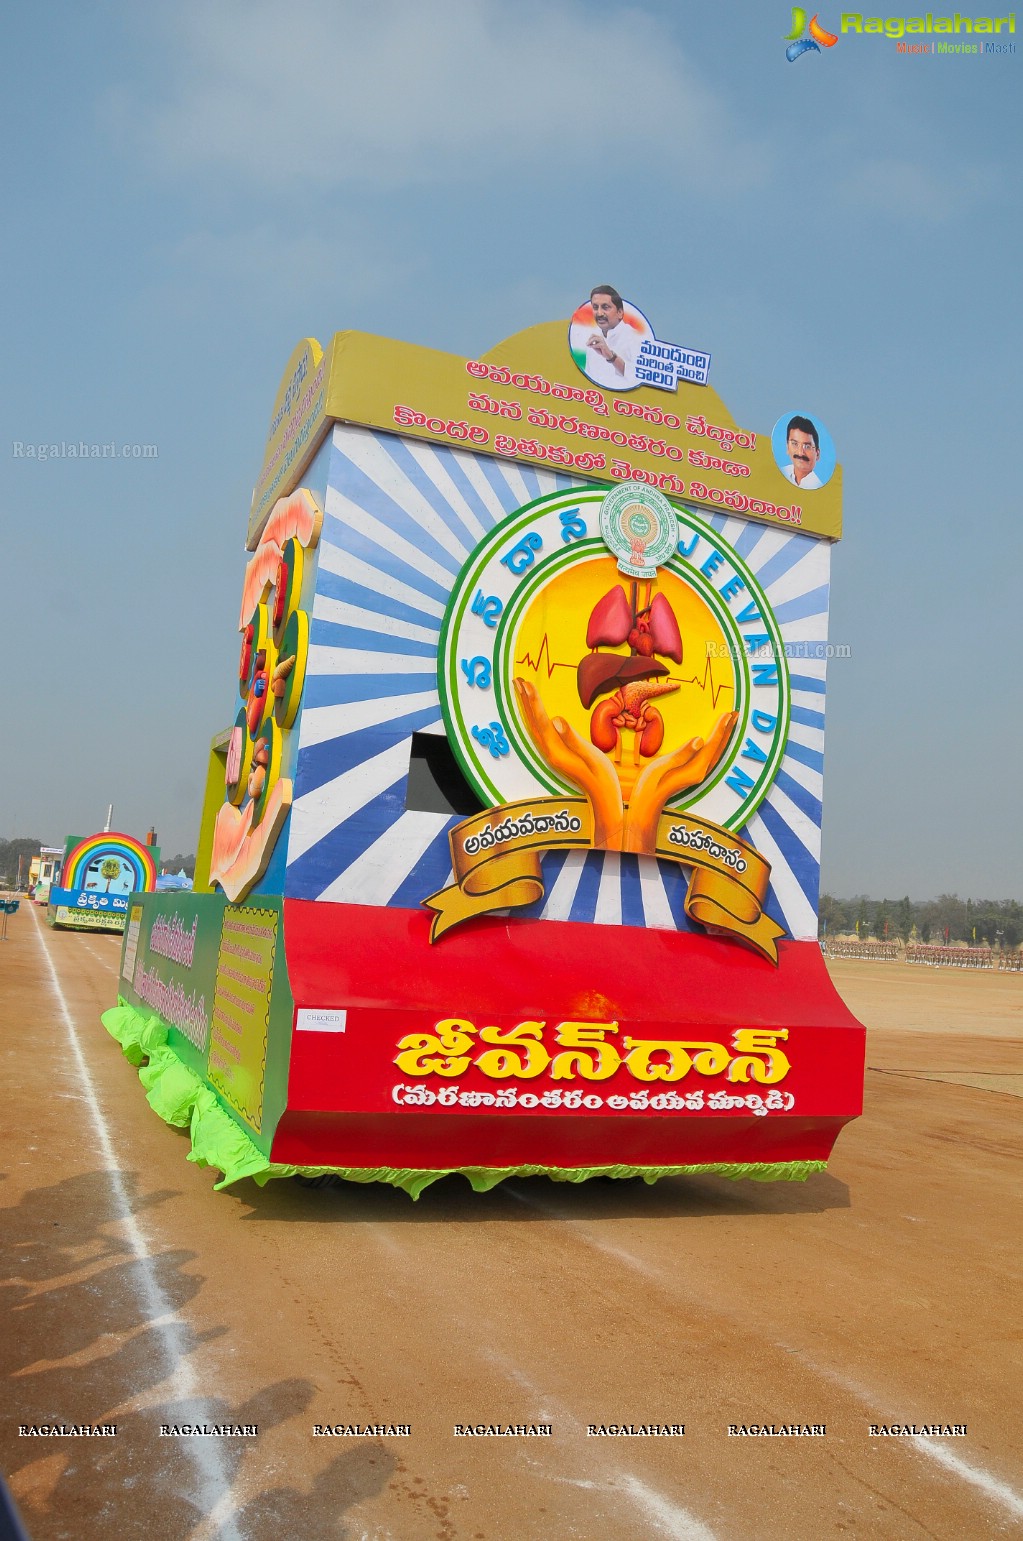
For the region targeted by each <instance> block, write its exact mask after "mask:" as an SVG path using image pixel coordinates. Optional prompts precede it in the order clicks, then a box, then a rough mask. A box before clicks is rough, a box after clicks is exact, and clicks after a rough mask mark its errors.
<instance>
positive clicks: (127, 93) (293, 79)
mask: <svg viewBox="0 0 1023 1541" xmlns="http://www.w3.org/2000/svg"><path fill="white" fill-rule="evenodd" d="M144 16H145V19H144V20H143V21H141V22H140V21H138V19H137V18H136V25H144V26H146V27H151V26H158V27H161V28H164V29H165V32H164V33H163V34H162V35H160V36H159V37H155V38H150V39H149V42H150V44H151V46H152V48H153V50H154V55H155V57H156V59H158V60H159V65H158V66H157V67H158V68H161V69H162V70H164V71H165V72H166V76H165V85H164V90H163V92H162V94H161V92H160V91H158V90H157V91H154V90H146V91H145V92H142V91H140V90H139V88H138V87H137V86H136V85H131V86H126V87H122V88H120V89H119V90H118V91H117V92H116V93H115V94H112V95H111V96H110V97H109V98H108V102H107V107H108V113H109V116H110V117H111V119H112V120H113V122H114V123H116V124H118V125H119V126H120V128H121V129H122V130H123V131H129V130H130V142H131V143H132V144H133V145H135V146H137V147H139V148H141V149H142V150H143V152H144V153H145V154H146V156H147V158H149V159H150V160H152V161H155V162H156V163H157V164H158V165H159V166H160V167H161V168H162V169H163V170H165V171H167V172H170V173H175V174H184V175H191V174H195V173H200V172H209V171H213V172H218V171H219V172H223V173H228V174H231V175H232V176H240V177H243V178H245V179H247V180H248V181H249V182H250V183H252V184H254V185H257V186H263V187H266V188H268V189H273V190H278V189H283V188H287V187H288V186H295V185H296V184H297V185H299V186H301V187H303V188H304V187H307V186H308V185H309V184H312V183H317V184H319V185H320V186H322V187H326V188H330V187H339V186H342V185H346V184H348V185H350V184H354V183H363V184H384V185H385V186H389V187H395V186H403V185H404V186H429V185H430V184H434V183H451V182H454V183H458V182H463V181H466V180H469V179H472V180H478V179H479V178H481V177H486V176H488V175H489V176H491V177H493V178H494V179H500V178H502V177H506V178H507V177H514V178H515V179H516V180H518V181H521V179H522V178H523V177H526V178H533V179H540V180H549V179H550V178H551V177H560V178H562V179H566V178H582V179H584V180H583V181H581V183H580V189H579V204H578V211H579V212H581V213H583V214H585V212H586V209H587V208H588V207H589V206H590V204H589V199H590V198H591V197H595V198H596V199H597V200H598V204H597V207H602V206H603V207H606V203H603V204H602V203H601V200H606V201H607V202H609V203H610V205H611V207H612V208H613V210H614V212H615V214H616V215H618V216H620V217H622V218H625V217H628V200H627V195H628V188H627V186H625V185H623V183H622V180H621V178H622V176H623V175H624V174H626V172H627V170H628V168H629V166H630V164H632V165H633V166H635V167H637V168H638V167H640V166H641V167H642V170H643V171H644V172H645V173H649V171H650V170H657V171H661V172H662V173H670V175H671V176H672V178H673V179H674V180H675V181H681V182H682V183H684V184H686V185H689V186H698V187H701V188H708V187H710V188H714V187H720V189H721V191H722V192H723V193H727V194H734V192H735V191H736V188H737V187H738V186H741V185H748V184H749V182H750V181H751V179H754V178H756V177H757V176H758V175H759V174H760V173H761V170H762V160H763V157H762V155H760V154H759V153H758V152H757V151H756V149H755V148H754V147H752V146H751V145H750V144H748V143H743V142H740V136H739V134H738V131H737V129H736V127H735V125H734V123H733V122H732V120H731V117H730V115H729V113H728V112H727V111H726V110H725V108H724V107H723V105H722V103H721V102H720V101H719V100H718V98H717V97H716V96H715V94H714V93H713V92H712V91H711V90H710V89H709V88H708V87H707V85H706V84H704V83H703V82H701V80H700V79H699V77H698V75H697V73H696V71H695V70H693V68H692V67H691V66H690V65H689V63H688V61H687V60H686V58H685V56H684V55H683V54H682V52H681V51H680V49H679V48H678V45H677V43H676V42H675V40H674V38H673V37H672V36H671V35H670V33H669V32H668V31H667V30H666V29H665V27H664V26H662V25H661V24H660V23H659V22H658V21H657V20H656V19H655V18H653V17H652V16H650V15H647V14H644V13H643V12H642V11H640V10H636V9H631V8H618V9H616V10H615V11H614V12H613V13H612V14H608V13H600V12H596V11H594V10H593V9H592V8H587V7H586V6H585V5H583V4H582V3H581V0H561V3H553V4H552V3H548V4H543V3H540V0H515V3H513V4H504V5H501V4H497V3H495V0H433V3H432V4H430V5H423V4H417V3H414V0H381V3H379V4H378V5H376V6H369V5H364V4H361V3H356V0H341V3H338V0H296V3H293V4H292V5H290V6H288V7H284V6H282V5H281V4H280V3H279V0H247V3H244V4H243V3H241V0H221V3H219V4H217V5H215V6H211V5H208V4H206V3H205V0H184V3H182V4H180V5H179V6H177V7H176V8H175V10H174V11H173V12H172V13H162V12H157V13H155V19H151V18H153V17H154V13H151V12H146V13H144ZM612 174H614V175H615V181H614V182H613V183H612V182H611V181H610V180H609V178H610V177H611V175H612Z"/></svg>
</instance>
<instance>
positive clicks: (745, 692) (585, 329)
mask: <svg viewBox="0 0 1023 1541" xmlns="http://www.w3.org/2000/svg"><path fill="white" fill-rule="evenodd" d="M608 296H612V297H613V303H612V304H610V305H608V303H607V297H608ZM615 304H617V307H618V309H617V312H616V311H615ZM709 366H710V360H709V357H708V356H707V355H706V354H704V353H702V352H700V351H699V350H696V349H693V348H690V347H688V346H681V345H676V344H673V343H665V342H663V341H662V340H660V339H658V338H657V337H656V336H655V334H654V332H653V329H652V327H651V326H650V324H649V323H648V322H647V320H646V318H645V317H644V316H643V315H642V313H641V312H640V311H639V310H638V309H637V308H636V307H635V306H633V305H630V304H628V303H627V302H625V301H622V300H621V298H620V296H618V295H617V294H616V292H615V291H614V290H612V289H607V290H603V289H601V290H595V291H594V292H593V294H592V295H591V297H590V301H589V303H587V302H585V301H584V302H583V303H582V304H581V305H580V306H579V307H578V308H577V309H576V311H575V313H574V315H573V316H572V317H571V320H570V321H565V322H553V323H550V324H544V325H540V326H535V327H532V328H530V329H529V330H527V331H524V332H521V333H519V334H517V335H515V336H513V337H511V338H509V339H508V340H506V341H505V342H503V343H501V344H500V345H499V346H498V347H496V348H494V349H493V350H492V351H491V352H489V353H487V354H485V355H483V356H482V357H481V358H479V359H468V360H467V359H465V358H462V357H457V356H453V355H450V354H446V353H440V352H435V351H432V350H430V349H427V348H422V347H416V346H411V345H408V344H404V343H400V342H396V341H392V340H388V339H385V338H381V337H376V336H370V335H367V334H364V333H360V332H342V333H339V334H337V335H336V336H335V337H334V339H333V341H332V342H331V344H330V345H329V346H328V348H327V349H326V350H325V351H324V350H321V348H320V347H319V345H318V344H317V343H315V342H314V341H312V340H306V341H304V342H303V343H301V344H300V345H299V346H298V347H297V348H296V350H295V352H294V353H293V355H292V357H291V359H290V360H289V362H288V364H287V367H286V369H285V372H284V375H283V378H282V380H281V384H280V388H279V390H278V393H277V397H276V400H275V402H274V406H273V411H272V413H271V420H270V428H269V434H268V437H267V440H266V447H265V452H264V458H263V463H262V468H261V470H260V474H259V478H258V481H257V483H256V487H255V491H254V494H253V500H252V505H251V511H250V516H249V523H248V537H247V550H248V553H249V554H248V557H247V563H246V567H245V572H244V578H243V581H242V585H241V600H240V604H239V607H238V611H237V615H236V616H235V617H232V618H231V620H230V624H231V625H237V628H238V638H239V661H238V669H237V678H236V679H235V680H233V681H232V680H225V688H224V700H225V718H227V725H226V726H225V728H224V729H223V731H222V732H220V733H219V734H218V735H217V737H216V738H215V739H214V740H213V743H212V746H211V750H210V760H209V773H208V779H207V786H206V795H205V801H204V807H203V815H202V821H201V832H200V839H199V847H198V857H197V868H196V875H195V882H194V888H193V891H192V892H191V893H173V894H171V893H167V894H153V893H145V894H142V893H134V894H133V895H132V897H131V899H130V901H129V904H130V909H129V915H128V924H127V927H126V930H125V936H124V944H123V951H122V959H121V970H120V982H119V1002H118V1005H117V1007H116V1008H112V1009H111V1010H110V1011H108V1012H107V1013H106V1014H105V1017H104V1021H105V1023H106V1025H107V1027H108V1029H109V1031H110V1032H111V1033H112V1034H113V1035H114V1036H115V1037H116V1038H117V1039H118V1040H119V1041H120V1043H121V1045H122V1047H123V1049H124V1051H125V1053H126V1054H127V1055H128V1057H129V1058H130V1059H131V1060H132V1061H133V1062H134V1063H135V1064H137V1065H139V1066H140V1067H141V1068H140V1078H141V1080H142V1081H143V1084H144V1085H145V1087H146V1089H147V1092H148V1096H149V1100H150V1102H151V1103H152V1105H153V1107H154V1108H155V1109H156V1111H157V1112H158V1113H160V1114H161V1115H162V1116H163V1117H164V1118H165V1119H167V1120H168V1121H169V1122H171V1123H174V1124H178V1125H181V1126H185V1127H188V1128H189V1129H190V1133H191V1159H193V1160H195V1161H197V1162H199V1163H200V1164H210V1165H212V1166H215V1167H217V1168H219V1169H220V1171H221V1172H222V1173H223V1174H224V1177H223V1182H224V1183H228V1182H233V1181H234V1180H236V1179H237V1178H239V1177H244V1176H252V1177H254V1178H255V1179H256V1180H257V1181H259V1182H262V1181H265V1180H266V1179H267V1178H269V1177H275V1176H288V1175H295V1174H304V1175H306V1176H315V1175H318V1174H325V1173H335V1174H339V1175H340V1176H342V1177H345V1178H348V1179H351V1180H355V1181H384V1182H390V1183H394V1184H397V1185H400V1186H402V1187H404V1188H405V1189H407V1190H408V1191H409V1192H410V1193H412V1194H413V1195H414V1196H415V1195H418V1193H419V1192H420V1191H421V1190H422V1188H423V1187H425V1186H426V1185H427V1184H428V1183H429V1182H431V1181H433V1180H435V1179H436V1178H438V1177H440V1176H443V1175H444V1174H446V1173H450V1172H461V1173H463V1174H464V1175H465V1176H466V1177H467V1178H468V1179H469V1180H470V1182H471V1183H472V1184H473V1186H474V1187H477V1188H487V1187H490V1186H492V1185H493V1184H495V1183H496V1182H498V1181H500V1180H501V1179H502V1178H504V1177H507V1176H509V1175H512V1174H533V1173H545V1174H547V1175H548V1176H550V1177H552V1178H555V1179H560V1180H580V1179H582V1178H585V1177H589V1176H592V1175H596V1174H609V1175H613V1176H620V1177H625V1176H631V1175H637V1174H639V1175H642V1176H644V1177H646V1178H647V1179H648V1180H650V1181H652V1180H654V1179H655V1178H656V1177H659V1176H663V1175H667V1174H677V1173H719V1174H724V1175H727V1176H730V1177H751V1178H759V1179H771V1178H782V1179H784V1178H789V1179H792V1178H796V1179H799V1178H804V1177H806V1176H807V1175H808V1174H809V1173H811V1172H814V1171H817V1170H821V1169H822V1168H823V1167H824V1165H825V1163H826V1161H827V1158H828V1156H829V1154H830V1152H831V1148H832V1145H833V1143H834V1140H835V1138H836V1136H837V1134H838V1132H839V1130H840V1129H841V1127H842V1126H843V1124H845V1123H846V1122H848V1121H849V1120H850V1119H852V1118H854V1117H856V1116H857V1114H858V1113H859V1112H860V1110H861V1093H862V1079H863V1055H864V1030H863V1028H862V1027H861V1026H860V1024H859V1023H857V1022H856V1020H855V1019H854V1018H853V1017H852V1016H851V1015H850V1013H849V1012H848V1011H847V1010H846V1008H845V1007H844V1005H843V1004H842V1002H841V1001H840V999H839V998H838V996H837V994H836V992H835V990H834V989H833V987H832V985H831V983H830V981H829V978H828V975H827V973H826V970H825V967H824V963H823V960H822V958H821V953H820V949H819V946H818V943H817V898H818V876H819V853H820V827H821V798H822V776H823V747H824V704H825V682H826V655H827V615H828V585H829V566H830V555H831V546H832V543H833V542H834V541H835V540H837V539H838V537H839V535H840V533H841V470H840V468H839V467H838V466H837V465H836V464H835V457H834V450H833V446H832V445H831V441H830V438H829V437H828V436H827V433H826V430H825V429H824V427H823V425H822V424H820V423H819V419H816V418H814V417H812V416H811V415H809V414H807V413H805V412H801V411H796V412H794V413H783V415H782V417H781V418H779V422H778V425H777V426H776V428H775V429H774V431H773V432H771V431H770V430H768V431H766V432H761V431H759V430H757V431H753V430H749V429H743V428H740V427H738V426H737V425H736V423H735V421H734V419H733V418H732V417H731V415H730V413H729V412H728V409H727V408H726V407H725V405H724V403H723V402H722V400H721V398H720V397H719V396H718V395H717V394H716V392H715V390H714V389H713V388H712V387H711V386H710V385H709V384H708V383H707V381H708V377H709ZM782 405H784V404H782ZM795 425H803V426H800V427H796V426H795ZM788 457H792V460H791V463H790V464H788V465H786V464H785V463H784V462H785V460H786V459H787V458H788ZM808 466H809V470H808V469H807V467H808ZM225 622H227V618H226V617H225ZM232 697H233V701H234V704H233V705H230V702H231V698H232Z"/></svg>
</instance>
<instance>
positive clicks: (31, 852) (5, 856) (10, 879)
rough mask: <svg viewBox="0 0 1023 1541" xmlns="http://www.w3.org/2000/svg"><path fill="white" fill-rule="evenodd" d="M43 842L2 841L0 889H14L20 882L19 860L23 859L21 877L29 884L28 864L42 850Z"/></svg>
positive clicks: (0, 846)
mask: <svg viewBox="0 0 1023 1541" xmlns="http://www.w3.org/2000/svg"><path fill="white" fill-rule="evenodd" d="M42 845H43V842H42V841H41V840H28V839H25V840H0V888H13V887H14V885H15V883H17V881H18V858H19V857H22V858H23V860H22V863H21V876H22V881H23V882H26V883H27V882H28V864H29V862H30V861H31V860H32V858H33V856H38V855H39V852H40V850H41V849H42Z"/></svg>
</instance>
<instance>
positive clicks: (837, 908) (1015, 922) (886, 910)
mask: <svg viewBox="0 0 1023 1541" xmlns="http://www.w3.org/2000/svg"><path fill="white" fill-rule="evenodd" d="M819 916H820V932H821V934H822V935H823V934H824V933H825V931H826V932H827V934H828V935H829V936H838V935H841V934H843V933H848V932H856V933H857V934H858V935H859V936H860V938H861V939H862V940H863V941H868V940H870V941H879V942H884V941H888V942H908V941H911V940H912V941H917V942H946V941H947V942H948V943H949V944H950V945H951V944H953V943H958V944H959V945H961V946H970V945H973V944H976V945H977V946H982V945H987V946H988V947H1008V948H1016V947H1018V946H1019V945H1020V942H1023V904H1019V903H1018V902H1017V901H1016V900H1015V899H960V897H959V895H958V894H940V895H939V896H938V898H937V899H910V898H909V897H908V895H907V897H906V898H904V899H869V898H868V897H867V896H866V894H856V895H854V896H853V898H851V899H836V898H834V896H833V895H832V894H822V895H821V901H820V906H819Z"/></svg>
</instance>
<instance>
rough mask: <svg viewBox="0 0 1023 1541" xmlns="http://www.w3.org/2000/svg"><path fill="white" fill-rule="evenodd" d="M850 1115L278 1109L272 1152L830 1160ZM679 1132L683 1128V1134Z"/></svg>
mask: <svg viewBox="0 0 1023 1541" xmlns="http://www.w3.org/2000/svg"><path fill="white" fill-rule="evenodd" d="M848 1122H849V1120H848V1119H847V1118H832V1119H810V1118H786V1117H782V1118H778V1119H776V1120H772V1119H770V1118H735V1117H728V1116H727V1115H724V1114H719V1115H717V1116H716V1117H714V1118H701V1119H693V1120H692V1121H691V1122H689V1123H688V1124H686V1126H685V1129H684V1131H679V1130H678V1129H677V1127H675V1126H673V1125H671V1123H670V1121H669V1120H667V1119H665V1118H651V1117H647V1118H624V1119H621V1120H618V1119H615V1120H612V1119H607V1118H595V1117H589V1118H581V1119H578V1120H575V1119H568V1118H557V1119H554V1118H527V1117H523V1116H522V1115H521V1114H515V1115H512V1116H510V1117H507V1118H494V1117H483V1116H481V1115H480V1114H470V1113H467V1114H463V1115H461V1116H457V1117H456V1116H452V1115H451V1114H445V1113H440V1114H437V1115H436V1116H434V1117H430V1116H429V1115H428V1114H425V1113H415V1114H412V1113H410V1114H407V1115H406V1116H405V1117H401V1118H398V1117H391V1116H390V1115H377V1116H374V1115H372V1114H352V1113H349V1114H343V1115H337V1114H335V1115H331V1114H329V1113H293V1112H291V1111H290V1110H289V1111H288V1112H287V1113H285V1114H284V1117H283V1118H282V1119H281V1121H280V1123H279V1125H278V1126H277V1134H276V1136H275V1138H274V1142H273V1149H272V1151H271V1153H270V1159H271V1160H272V1161H279V1162H283V1163H287V1164H289V1165H291V1166H353V1167H378V1166H391V1167H412V1168H425V1169H426V1170H427V1171H437V1170H441V1171H443V1170H452V1169H456V1168H458V1167H466V1166H470V1167H471V1166H479V1167H504V1166H554V1167H585V1166H614V1165H621V1166H689V1165H702V1164H705V1163H710V1162H716V1161H826V1160H827V1158H828V1156H829V1155H830V1153H831V1147H832V1145H833V1144H834V1143H835V1139H836V1136H837V1135H838V1132H839V1130H840V1129H841V1127H842V1125H843V1124H845V1123H848ZM682 1136H684V1137H682Z"/></svg>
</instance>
